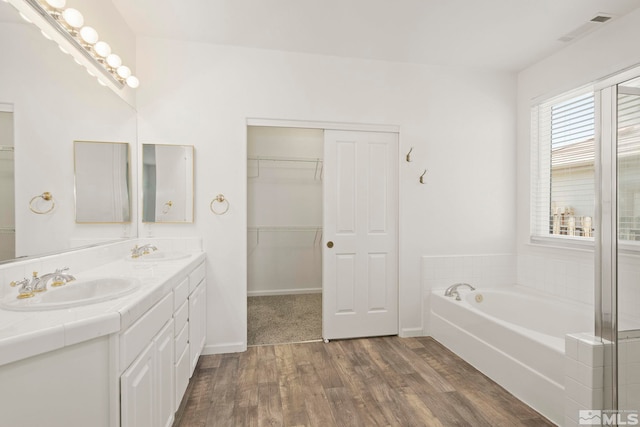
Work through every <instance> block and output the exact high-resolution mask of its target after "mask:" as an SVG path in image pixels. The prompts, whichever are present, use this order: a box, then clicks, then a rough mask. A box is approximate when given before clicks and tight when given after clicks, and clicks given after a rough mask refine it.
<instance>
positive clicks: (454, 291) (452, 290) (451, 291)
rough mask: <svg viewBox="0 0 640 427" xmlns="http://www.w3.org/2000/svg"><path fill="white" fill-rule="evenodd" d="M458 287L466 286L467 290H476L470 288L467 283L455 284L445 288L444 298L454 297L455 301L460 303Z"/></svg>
mask: <svg viewBox="0 0 640 427" xmlns="http://www.w3.org/2000/svg"><path fill="white" fill-rule="evenodd" d="M460 286H467V287H468V288H469V290H472V291H475V290H476V288H474V287H473V286H471V285H470V284H468V283H456V284H455V285H451V286H449V287H448V288H447V290H446V291H444V296H445V297H455V298H456V301H460V293H459V292H458V288H459V287H460Z"/></svg>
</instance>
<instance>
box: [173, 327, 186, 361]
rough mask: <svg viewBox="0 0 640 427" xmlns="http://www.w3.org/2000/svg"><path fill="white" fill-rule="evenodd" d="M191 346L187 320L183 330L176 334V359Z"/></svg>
mask: <svg viewBox="0 0 640 427" xmlns="http://www.w3.org/2000/svg"><path fill="white" fill-rule="evenodd" d="M187 347H189V322H187V323H186V324H185V325H184V327H183V328H182V330H181V331H180V332H179V333H178V335H177V336H176V360H178V358H179V357H180V355H181V354H182V353H183V352H184V350H185V348H187Z"/></svg>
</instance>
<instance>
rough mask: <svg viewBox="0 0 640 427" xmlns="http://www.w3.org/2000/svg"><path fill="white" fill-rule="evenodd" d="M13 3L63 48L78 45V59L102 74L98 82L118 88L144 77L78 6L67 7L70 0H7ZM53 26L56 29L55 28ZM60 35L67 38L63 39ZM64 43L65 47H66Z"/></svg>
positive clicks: (98, 77) (94, 71)
mask: <svg viewBox="0 0 640 427" xmlns="http://www.w3.org/2000/svg"><path fill="white" fill-rule="evenodd" d="M4 1H6V2H8V3H11V4H12V5H13V6H14V7H15V8H16V9H18V11H19V12H20V15H22V16H23V17H24V19H26V20H28V21H29V22H34V20H33V19H29V18H34V19H36V21H38V23H36V25H37V26H38V27H40V29H41V30H42V33H43V35H44V36H45V37H46V38H48V39H53V40H55V41H57V42H58V44H59V46H60V49H61V50H62V51H63V52H65V53H70V52H69V49H67V48H66V47H68V44H71V45H73V46H74V47H75V49H74V50H77V52H78V55H76V54H75V53H73V54H72V56H74V57H75V58H76V62H79V63H81V64H83V65H84V66H85V67H87V71H88V72H89V74H90V75H95V74H99V75H98V76H96V77H97V79H98V83H100V84H101V85H103V86H104V85H109V86H112V87H115V88H117V89H122V88H123V87H124V86H125V85H126V86H129V87H131V88H137V87H138V86H139V85H140V81H139V80H138V78H136V77H135V76H133V75H131V74H132V73H131V69H130V68H129V67H127V66H126V65H122V59H121V58H120V56H118V55H116V54H114V53H112V51H111V46H109V44H108V43H106V42H105V41H104V40H100V38H99V35H98V32H97V31H96V30H95V29H94V28H93V27H90V26H86V25H85V22H84V17H83V16H82V13H80V11H78V10H77V9H74V8H65V6H66V3H67V2H66V0H16V1H14V0H4ZM20 3H25V4H28V5H29V6H30V8H31V9H32V10H28V9H29V8H28V7H27V8H26V9H25V7H24V6H22V4H20ZM42 19H44V21H46V23H47V24H49V26H51V29H46V28H45V27H47V25H46V24H44V25H43V24H42ZM51 30H53V31H51ZM60 36H62V38H63V39H64V40H65V41H61V38H60ZM63 44H64V45H65V47H63Z"/></svg>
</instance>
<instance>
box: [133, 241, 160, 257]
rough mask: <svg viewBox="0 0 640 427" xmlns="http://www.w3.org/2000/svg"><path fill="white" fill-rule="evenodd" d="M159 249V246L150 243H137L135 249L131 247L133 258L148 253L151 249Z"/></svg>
mask: <svg viewBox="0 0 640 427" xmlns="http://www.w3.org/2000/svg"><path fill="white" fill-rule="evenodd" d="M157 250H158V248H156V247H155V246H154V245H152V244H150V243H148V244H146V245H142V246H138V245H135V246H134V247H133V249H131V258H140V257H141V256H142V255H147V254H148V253H150V252H151V251H157Z"/></svg>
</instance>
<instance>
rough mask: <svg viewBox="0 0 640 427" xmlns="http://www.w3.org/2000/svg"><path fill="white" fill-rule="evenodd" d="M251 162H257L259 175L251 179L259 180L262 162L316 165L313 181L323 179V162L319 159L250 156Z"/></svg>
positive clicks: (248, 158)
mask: <svg viewBox="0 0 640 427" xmlns="http://www.w3.org/2000/svg"><path fill="white" fill-rule="evenodd" d="M247 160H249V161H255V162H257V166H258V173H257V174H256V175H253V176H249V178H258V177H260V162H288V163H291V162H297V163H315V165H316V167H315V171H314V174H313V179H318V178H319V179H322V171H323V166H324V163H323V160H322V159H321V158H319V157H278V156H249V157H247Z"/></svg>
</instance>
